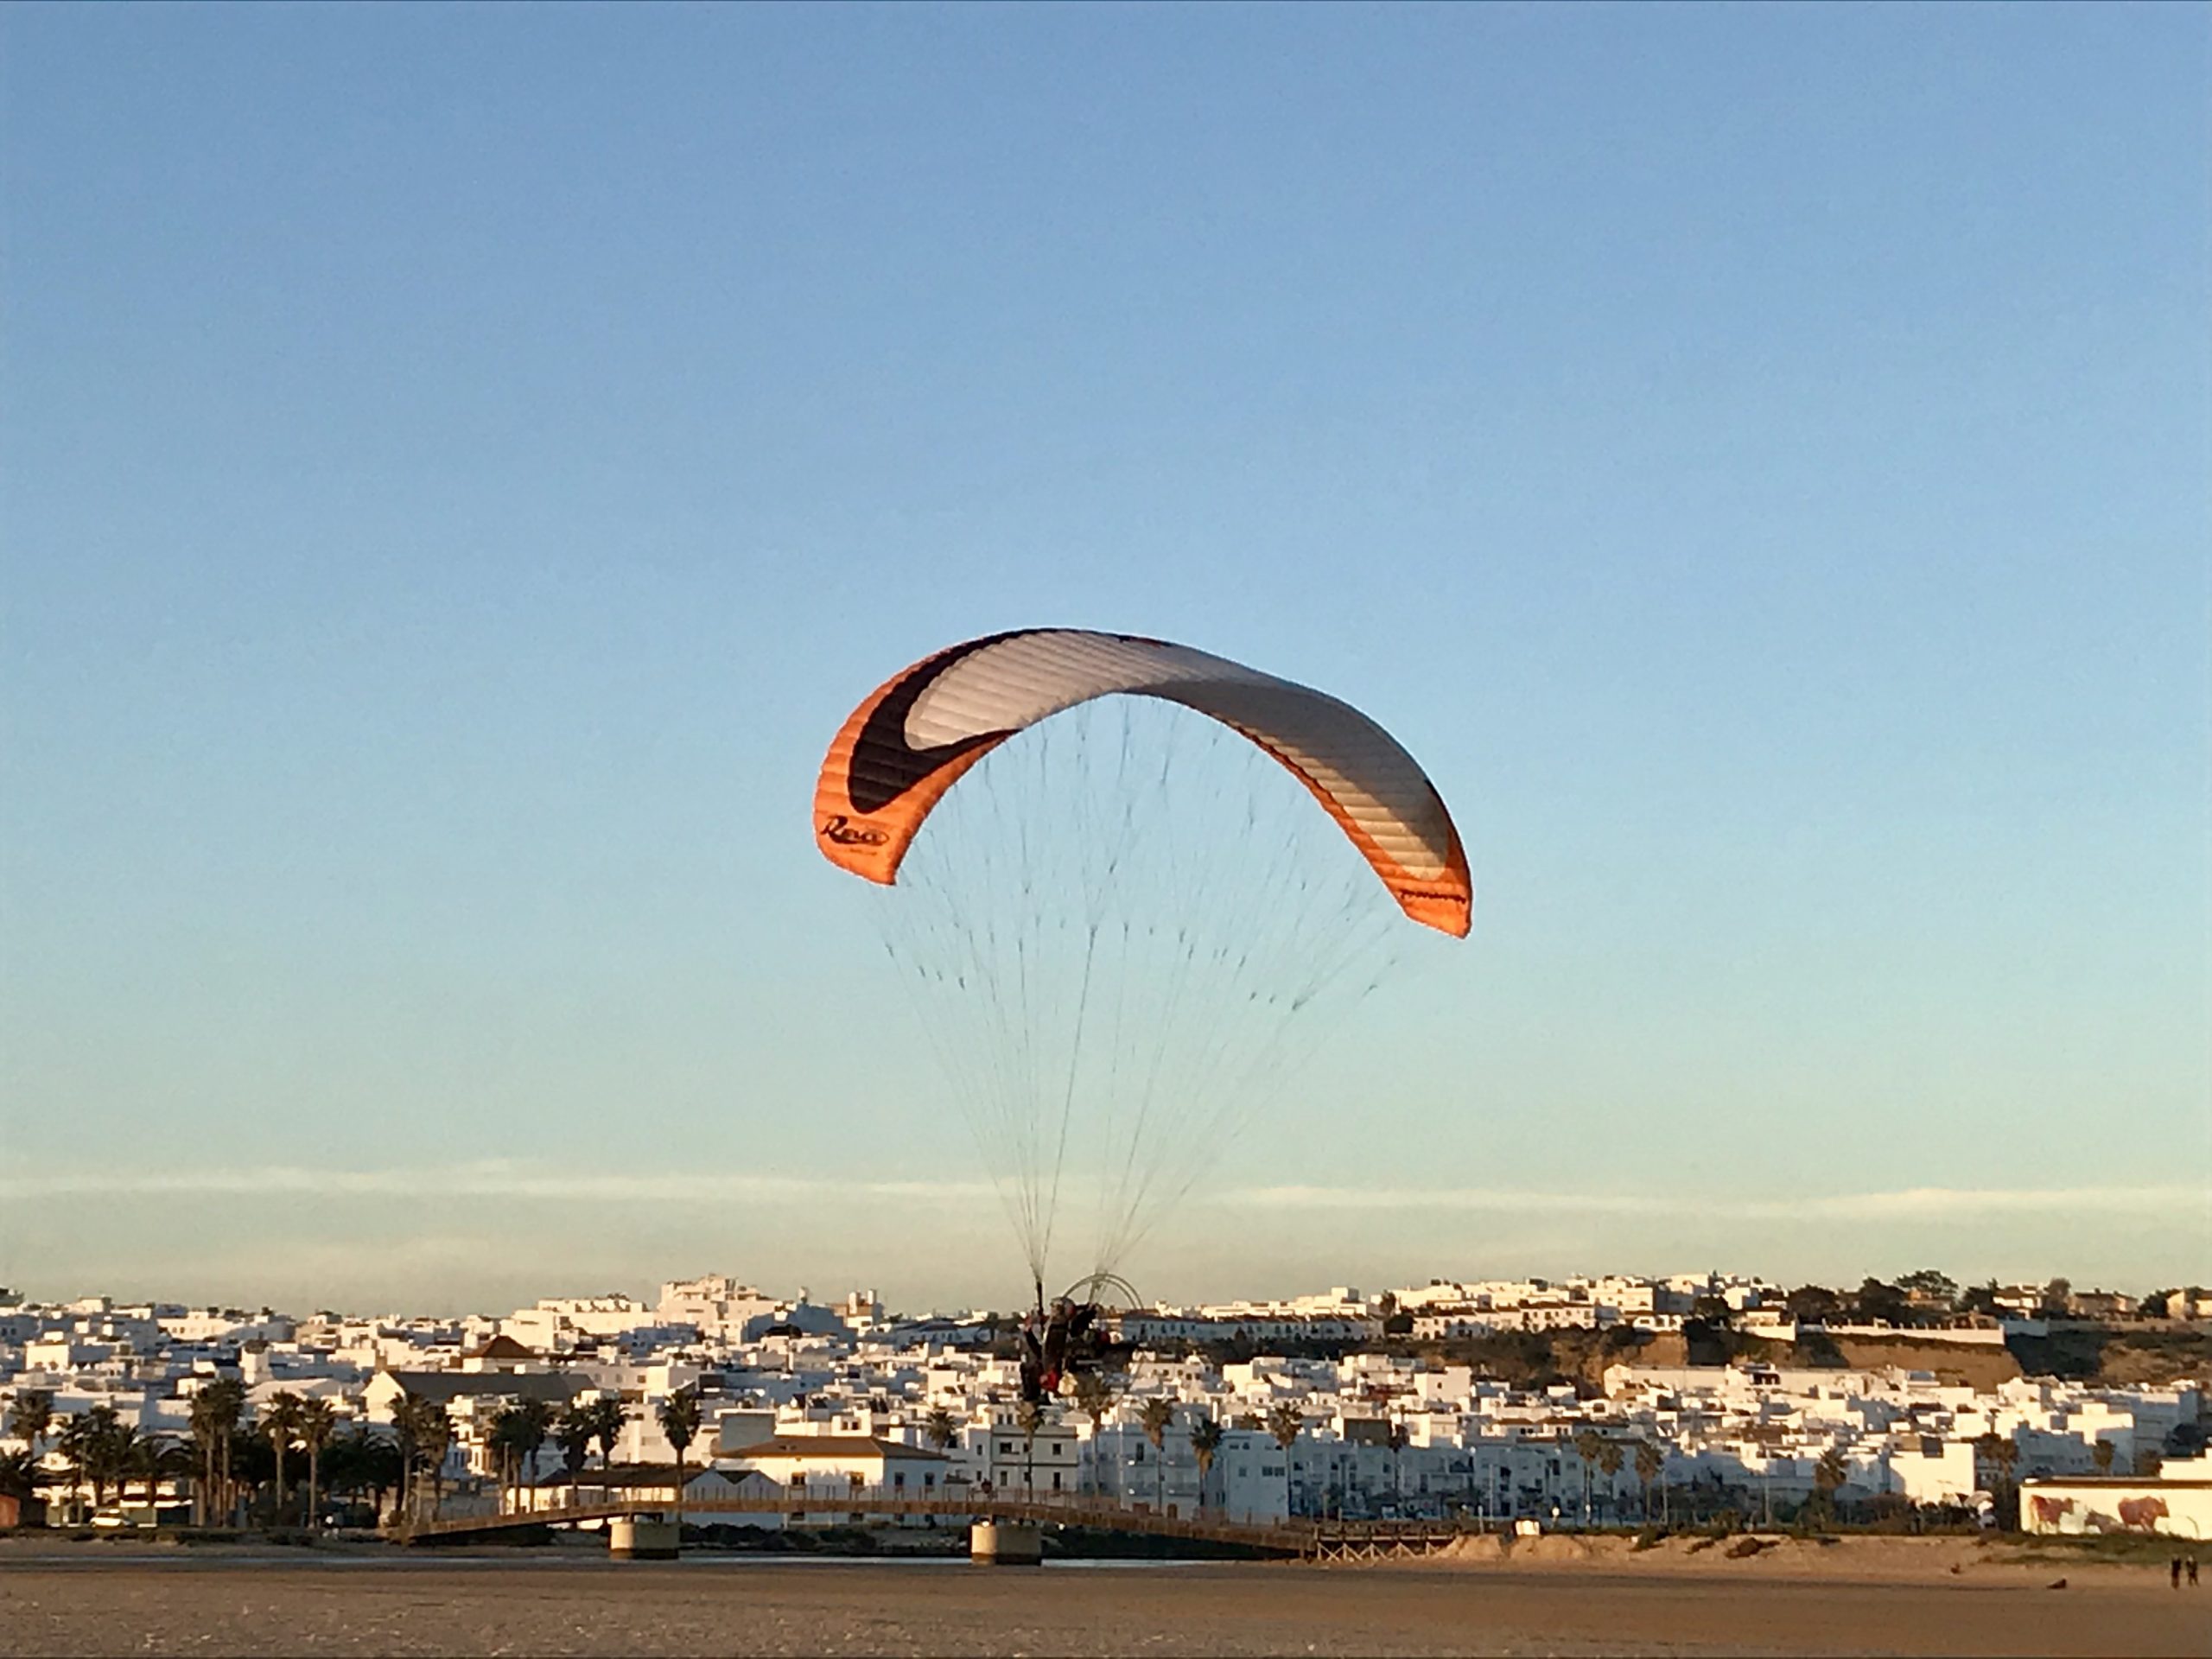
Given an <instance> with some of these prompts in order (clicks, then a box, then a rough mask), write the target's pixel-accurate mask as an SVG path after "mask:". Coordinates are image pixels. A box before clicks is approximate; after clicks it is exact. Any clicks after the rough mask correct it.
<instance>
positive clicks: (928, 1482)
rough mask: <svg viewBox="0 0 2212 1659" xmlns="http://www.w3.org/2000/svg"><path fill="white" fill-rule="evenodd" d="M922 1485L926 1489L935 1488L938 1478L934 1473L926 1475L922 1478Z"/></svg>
mask: <svg viewBox="0 0 2212 1659" xmlns="http://www.w3.org/2000/svg"><path fill="white" fill-rule="evenodd" d="M922 1484H923V1485H924V1486H925V1487H926V1486H934V1485H936V1484H937V1476H936V1475H935V1474H934V1473H931V1474H925V1475H924V1476H923V1477H922Z"/></svg>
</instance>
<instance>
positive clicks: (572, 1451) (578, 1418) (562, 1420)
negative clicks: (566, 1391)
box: [553, 1404, 599, 1503]
mask: <svg viewBox="0 0 2212 1659" xmlns="http://www.w3.org/2000/svg"><path fill="white" fill-rule="evenodd" d="M596 1433H599V1429H598V1426H597V1425H596V1423H594V1421H593V1418H592V1414H591V1408H590V1407H588V1406H579V1405H573V1404H572V1405H569V1406H567V1407H565V1408H563V1410H562V1412H561V1414H560V1416H559V1417H558V1418H556V1420H555V1421H554V1424H553V1440H554V1443H555V1444H556V1445H557V1446H559V1447H560V1448H561V1466H562V1467H563V1469H565V1470H567V1471H569V1503H579V1502H581V1501H582V1491H581V1488H580V1485H579V1480H580V1478H581V1477H582V1474H583V1471H584V1459H587V1458H588V1457H589V1456H591V1441H592V1436H593V1435H594V1434H596Z"/></svg>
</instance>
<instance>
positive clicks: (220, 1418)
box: [189, 1376, 245, 1522]
mask: <svg viewBox="0 0 2212 1659" xmlns="http://www.w3.org/2000/svg"><path fill="white" fill-rule="evenodd" d="M244 1414H245V1387H244V1385H243V1384H241V1383H239V1382H238V1379H237V1378H236V1377H232V1376H224V1377H218V1378H217V1379H216V1380H215V1381H214V1382H213V1383H208V1384H207V1386H206V1387H204V1388H202V1389H200V1392H199V1393H197V1394H195V1395H193V1397H192V1407H191V1416H190V1420H189V1421H190V1423H191V1427H192V1439H193V1443H194V1445H195V1446H198V1447H199V1449H200V1518H201V1520H202V1521H203V1522H207V1521H213V1519H214V1518H215V1517H216V1516H219V1515H228V1514H229V1513H230V1510H231V1507H232V1504H231V1446H232V1440H233V1439H234V1438H235V1437H236V1436H237V1434H238V1421H239V1419H240V1418H241V1417H242V1416H244Z"/></svg>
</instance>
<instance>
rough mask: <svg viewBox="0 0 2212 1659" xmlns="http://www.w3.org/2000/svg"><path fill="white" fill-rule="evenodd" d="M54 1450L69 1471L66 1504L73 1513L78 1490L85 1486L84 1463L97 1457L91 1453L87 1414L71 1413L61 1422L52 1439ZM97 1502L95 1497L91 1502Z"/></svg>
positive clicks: (90, 1426)
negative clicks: (59, 1430)
mask: <svg viewBox="0 0 2212 1659" xmlns="http://www.w3.org/2000/svg"><path fill="white" fill-rule="evenodd" d="M54 1450H55V1451H56V1452H60V1454H61V1461H62V1463H63V1465H65V1466H66V1467H67V1469H68V1471H69V1497H68V1498H67V1503H68V1505H69V1507H70V1509H71V1510H72V1511H74V1510H75V1507H76V1503H77V1492H78V1489H79V1488H80V1487H81V1486H83V1485H84V1484H85V1469H86V1463H87V1462H88V1460H89V1459H92V1457H94V1456H95V1455H97V1454H96V1453H94V1452H93V1451H92V1421H91V1418H90V1416H89V1414H86V1413H85V1412H81V1411H73V1412H71V1413H70V1414H68V1415H67V1417H65V1418H63V1419H62V1420H61V1432H60V1433H58V1434H56V1435H55V1436H54ZM93 1501H94V1502H95V1503H97V1502H98V1501H99V1499H98V1498H97V1497H95V1498H94V1500H93Z"/></svg>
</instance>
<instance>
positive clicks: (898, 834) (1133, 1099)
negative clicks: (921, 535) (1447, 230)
mask: <svg viewBox="0 0 2212 1659" xmlns="http://www.w3.org/2000/svg"><path fill="white" fill-rule="evenodd" d="M963 779H965V780H966V781H964V782H963ZM1315 803H1318V804H1319V807H1320V809H1321V810H1319V811H1316V810H1313V808H1314V804H1315ZM814 833H815V837H816V844H817V846H818V847H819V848H820V849H822V851H823V855H825V856H827V857H828V858H829V860H830V861H831V862H833V863H835V864H836V865H837V866H838V867H839V868H842V869H845V870H848V871H850V872H851V873H853V874H856V875H859V876H861V877H862V878H864V879H865V880H867V881H868V882H871V883H874V884H876V885H877V886H878V887H880V888H881V889H883V890H884V891H883V892H882V896H881V898H880V900H879V901H878V902H877V903H876V904H875V905H874V906H872V907H871V908H872V909H873V910H874V916H875V919H876V921H877V922H878V924H879V925H880V928H881V930H882V933H883V938H884V943H885V945H886V947H887V950H888V951H889V953H890V955H891V957H892V958H893V961H894V963H897V964H898V965H899V968H900V969H903V970H905V977H906V982H907V983H908V984H909V985H910V987H912V988H914V989H915V990H916V992H917V995H918V999H919V1002H920V1005H921V1006H920V1007H918V1014H919V1016H920V1017H919V1020H918V1035H919V1036H920V1037H921V1038H922V1039H923V1040H924V1041H925V1042H926V1043H928V1044H930V1045H933V1046H935V1047H936V1048H937V1050H938V1058H939V1059H940V1061H941V1063H942V1064H943V1066H944V1071H945V1074H946V1076H947V1077H949V1078H950V1081H951V1083H952V1084H953V1092H954V1095H955V1097H956V1099H957V1102H958V1103H959V1105H960V1107H961V1109H962V1111H963V1115H964V1116H966V1117H967V1119H968V1122H969V1127H970V1128H971V1129H972V1130H973V1131H974V1134H975V1135H976V1143H977V1146H978V1147H979V1149H980V1150H981V1151H982V1154H983V1161H984V1163H985V1165H986V1166H987V1168H988V1172H989V1173H990V1176H991V1179H992V1182H993V1184H994V1186H995V1189H996V1190H997V1192H998V1194H999V1197H1000V1198H1001V1201H1002V1202H1003V1203H1004V1205H1006V1208H1007V1213H1008V1215H1009V1217H1010V1218H1011V1219H1012V1220H1013V1222H1014V1226H1015V1229H1016V1230H1017V1231H1018V1232H1019V1233H1020V1236H1021V1239H1022V1243H1023V1249H1024V1251H1025V1253H1026V1255H1027V1259H1028V1266H1029V1276H1030V1280H1031V1284H1032V1287H1033V1292H1034V1294H1035V1297H1036V1315H1037V1317H1036V1324H1037V1326H1038V1332H1039V1351H1038V1354H1037V1355H1036V1356H1035V1358H1036V1361H1037V1363H1036V1365H1035V1367H1034V1368H1033V1369H1034V1370H1036V1372H1037V1374H1038V1376H1039V1379H1040V1381H1041V1379H1042V1377H1044V1376H1047V1375H1050V1374H1051V1373H1052V1372H1053V1371H1054V1370H1065V1369H1067V1368H1066V1367H1064V1366H1058V1365H1055V1364H1052V1363H1046V1361H1047V1359H1048V1355H1047V1353H1046V1346H1047V1345H1048V1344H1046V1338H1047V1337H1051V1338H1054V1339H1055V1340H1058V1339H1060V1338H1067V1339H1068V1340H1067V1341H1066V1343H1065V1346H1066V1348H1067V1351H1068V1352H1069V1353H1070V1354H1073V1355H1077V1356H1080V1355H1081V1354H1082V1353H1084V1351H1086V1348H1087V1337H1086V1328H1087V1326H1088V1324H1089V1321H1088V1320H1087V1319H1084V1318H1083V1317H1081V1315H1080V1310H1082V1309H1084V1308H1086V1307H1090V1306H1093V1305H1094V1304H1095V1303H1096V1300H1097V1299H1098V1295H1099V1294H1103V1292H1101V1291H1100V1289H1099V1287H1104V1286H1108V1285H1109V1283H1110V1281H1111V1275H1112V1274H1113V1273H1114V1271H1115V1270H1116V1268H1117V1267H1118V1265H1119V1263H1120V1262H1121V1261H1122V1258H1123V1256H1124V1255H1125V1254H1126V1252H1127V1251H1128V1250H1129V1249H1132V1248H1134V1246H1135V1243H1137V1241H1138V1240H1139V1239H1141V1237H1142V1236H1144V1235H1145V1233H1146V1232H1147V1230H1148V1229H1149V1228H1150V1227H1151V1226H1152V1225H1153V1224H1154V1222H1155V1221H1156V1220H1157V1218H1158V1217H1160V1214H1162V1213H1163V1212H1164V1211H1165V1210H1166V1207H1168V1206H1169V1205H1172V1204H1173V1202H1174V1201H1175V1200H1176V1199H1177V1198H1179V1197H1180V1196H1181V1195H1182V1194H1184V1193H1185V1192H1188V1191H1189V1190H1190V1188H1191V1187H1192V1185H1193V1184H1194V1183H1195V1182H1196V1181H1197V1179H1198V1177H1199V1176H1200V1174H1201V1173H1203V1172H1204V1171H1205V1168H1206V1167H1207V1166H1209V1165H1210V1163H1211V1161H1212V1160H1213V1159H1214V1158H1215V1157H1216V1156H1217V1154H1218V1153H1219V1151H1220V1150H1221V1148H1222V1147H1223V1146H1224V1144H1225V1143H1226V1142H1227V1141H1228V1140H1229V1138H1230V1136H1231V1135H1233V1134H1234V1133H1235V1132H1236V1129H1237V1128H1239V1127H1240V1126H1241V1125H1242V1124H1243V1122H1246V1121H1247V1120H1248V1119H1249V1116H1250V1115H1251V1114H1252V1113H1253V1111H1254V1110H1255V1108H1256V1107H1257V1106H1258V1104H1259V1103H1262V1101H1272V1100H1274V1099H1278V1098H1280V1097H1281V1090H1282V1087H1283V1084H1284V1083H1285V1080H1286V1079H1295V1078H1296V1077H1297V1076H1298V1069H1299V1067H1300V1064H1301V1061H1302V1059H1303V1058H1305V1057H1306V1055H1307V1054H1310V1053H1311V1052H1312V1047H1313V1045H1314V1044H1316V1043H1317V1042H1318V1041H1319V1038H1320V1036H1321V1035H1322V1034H1324V1033H1326V1032H1327V1031H1329V1030H1330V1029H1332V1027H1333V1026H1334V1024H1335V1022H1336V1021H1337V1020H1338V1019H1340V1018H1341V1017H1342V1016H1344V1014H1348V1013H1349V1012H1350V1010H1351V1007H1353V1006H1354V1005H1356V1004H1357V1002H1358V1001H1360V1000H1361V999H1362V998H1363V997H1364V996H1365V995H1366V994H1367V993H1368V992H1369V991H1370V990H1371V989H1372V988H1374V987H1375V985H1376V983H1377V982H1379V980H1380V979H1381V977H1382V976H1383V974H1384V973H1385V972H1386V971H1387V970H1388V969H1389V966H1390V964H1391V962H1392V961H1393V960H1394V959H1395V956H1396V954H1397V952H1398V951H1399V950H1400V949H1401V946H1400V944H1399V941H1400V940H1401V939H1402V938H1406V937H1408V936H1410V937H1414V938H1421V937H1426V938H1432V939H1433V938H1436V937H1437V935H1439V934H1440V935H1443V936H1446V937H1448V938H1462V937H1464V936H1465V934H1466V932H1467V931H1468V924H1469V919H1470V913H1471V905H1472V900H1473V886H1472V883H1471V880H1469V877H1468V870H1467V859H1466V855H1465V852H1464V850H1463V849H1462V847H1461V844H1460V839H1459V831H1458V829H1456V827H1455V826H1454V824H1453V823H1452V817H1451V815H1450V813H1449V812H1448V811H1447V810H1446V808H1445V805H1444V802H1443V799H1442V798H1441V797H1440V795H1439V794H1438V792H1437V791H1436V789H1435V787H1434V785H1432V784H1431V783H1430V781H1429V779H1428V778H1427V775H1426V774H1425V773H1424V772H1422V771H1421V767H1420V766H1418V765H1417V764H1415V762H1414V760H1413V758H1412V756H1410V755H1409V754H1408V753H1407V752H1406V751H1405V749H1404V748H1402V747H1401V746H1400V745H1399V744H1398V742H1397V741H1396V740H1395V739H1394V738H1392V737H1391V735H1390V734H1389V733H1388V732H1386V731H1385V730H1384V729H1383V728H1382V727H1381V726H1380V725H1379V724H1377V723H1376V721H1374V720H1373V719H1371V718H1370V717H1369V716H1368V715H1365V714H1363V713H1362V712H1361V711H1359V710H1358V709H1354V708H1353V707H1351V705H1350V704H1348V703H1345V702H1340V701H1339V700H1338V699H1337V698H1335V697H1332V696H1327V695H1325V693H1322V692H1319V691H1316V690H1312V689H1311V688H1309V687H1306V686H1303V685H1300V684H1297V683H1294V682H1292V681H1289V680H1286V679H1281V678H1279V677H1275V676H1274V675H1271V674H1265V673H1262V672H1261V671H1258V670H1255V669H1251V668H1247V667H1245V666H1244V665H1243V664H1239V663H1235V662H1231V661H1230V660H1229V659H1227V658H1222V657H1216V656H1212V655H1211V654H1209V653H1207V652H1202V651H1197V650H1193V649H1192V648H1191V647H1189V646H1187V645H1173V644H1170V643H1168V642H1166V641H1164V640H1159V639H1145V638H1141V637H1138V636H1135V635H1129V634H1117V633H1096V632H1084V631H1081V630H1075V629H1064V628H1058V629H1027V630H1023V631H1020V632H1012V633H1001V634H994V635H991V636H989V637H988V638H986V639H975V640H970V641H969V642H967V643H966V644H963V645H953V646H950V647H949V648H947V649H946V650H944V651H940V652H937V653H935V654H934V655H932V656H930V657H928V658H925V659H923V660H922V661H921V662H919V663H917V664H914V665H913V666H912V667H910V668H907V669H906V670H904V671H901V672H899V673H898V674H895V675H893V677H891V678H890V679H888V680H887V681H886V682H885V683H883V684H882V685H880V687H878V688H877V689H876V690H875V691H874V693H873V694H871V695H870V696H868V698H867V699H866V700H865V701H864V702H861V705H860V706H859V707H858V708H857V709H855V710H854V711H853V712H852V714H851V715H850V716H849V718H848V719H847V720H846V721H845V722H844V724H843V726H842V728H841V729H840V730H839V732H838V734H837V735H836V741H834V742H833V743H832V744H831V745H830V747H829V754H828V756H827V758H826V759H825V760H824V761H823V766H822V771H821V775H820V778H819V780H818V781H817V785H816V788H815V799H814ZM1407 918H1411V919H1412V920H1413V921H1414V922H1416V923H1419V924H1421V925H1420V926H1419V927H1412V928H1409V927H1408V926H1406V925H1405V922H1406V919H1407ZM1431 930H1433V931H1431ZM1064 1187H1065V1189H1066V1191H1065V1195H1064V1192H1063V1189H1064ZM1078 1194H1082V1195H1085V1196H1087V1197H1089V1198H1091V1199H1093V1200H1095V1206H1096V1227H1097V1232H1096V1243H1095V1245H1094V1247H1093V1249H1092V1254H1091V1255H1090V1258H1089V1260H1088V1262H1086V1263H1085V1267H1086V1270H1087V1271H1086V1274H1085V1277H1084V1279H1082V1280H1080V1281H1078V1287H1081V1286H1090V1287H1092V1288H1091V1289H1090V1291H1084V1290H1081V1289H1080V1288H1077V1289H1074V1290H1071V1293H1070V1294H1069V1295H1067V1296H1066V1297H1063V1298H1060V1299H1057V1300H1056V1301H1055V1302H1054V1303H1052V1304H1051V1305H1049V1306H1048V1304H1047V1302H1046V1295H1045V1291H1046V1282H1047V1281H1048V1279H1050V1278H1051V1277H1052V1274H1051V1273H1050V1270H1049V1268H1048V1265H1047V1262H1048V1257H1049V1256H1050V1255H1051V1254H1052V1245H1053V1241H1054V1232H1055V1227H1056V1224H1057V1223H1058V1217H1059V1216H1060V1213H1061V1211H1062V1210H1063V1208H1064V1207H1065V1206H1064V1203H1063V1199H1064V1196H1065V1197H1067V1198H1073V1197H1075V1196H1076V1195H1078ZM1063 1302H1065V1304H1066V1307H1065V1310H1063V1309H1061V1307H1060V1304H1061V1303H1063ZM1076 1369H1080V1360H1079V1359H1078V1360H1077V1364H1076Z"/></svg>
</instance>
